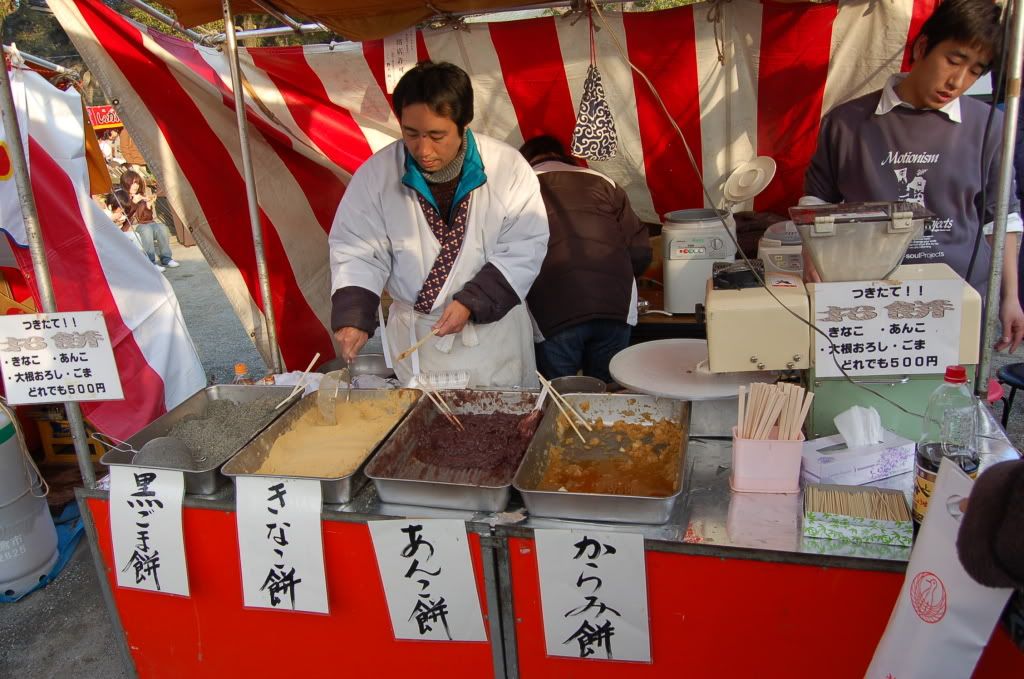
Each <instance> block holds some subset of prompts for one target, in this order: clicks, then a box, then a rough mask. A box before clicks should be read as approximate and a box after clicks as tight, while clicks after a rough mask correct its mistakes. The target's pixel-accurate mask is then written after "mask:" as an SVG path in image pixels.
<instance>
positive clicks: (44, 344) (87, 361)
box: [0, 311, 124, 404]
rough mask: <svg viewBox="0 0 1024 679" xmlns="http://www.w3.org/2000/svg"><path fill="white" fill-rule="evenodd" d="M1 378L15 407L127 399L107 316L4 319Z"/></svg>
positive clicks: (1, 322) (0, 326)
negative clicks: (105, 317) (118, 371)
mask: <svg viewBox="0 0 1024 679" xmlns="http://www.w3.org/2000/svg"><path fill="white" fill-rule="evenodd" d="M0 372H2V373H3V377H4V388H5V389H6V392H7V399H8V401H9V402H10V403H17V404H21V403H60V402H62V401H116V400H119V399H123V398H124V392H123V391H122V390H121V377H120V375H118V373H117V364H116V363H115V362H114V349H113V346H112V345H111V343H110V335H109V333H108V332H107V324H106V323H104V322H103V312H101V311H73V312H68V313H53V314H31V315H30V314H16V315H13V316H0Z"/></svg>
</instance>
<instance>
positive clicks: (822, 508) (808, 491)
mask: <svg viewBox="0 0 1024 679" xmlns="http://www.w3.org/2000/svg"><path fill="white" fill-rule="evenodd" d="M803 523H804V529H803V533H804V535H806V536H807V537H810V538H825V539H829V540H844V541H846V542H870V543H876V544H883V545H898V546H901V547H910V546H911V545H912V544H913V542H914V525H913V522H912V520H911V518H910V510H909V509H908V508H907V500H906V498H905V497H904V496H903V493H902V492H901V491H898V490H890V489H887V488H873V487H870V486H833V485H825V484H819V483H812V484H809V485H807V486H805V487H804V522H803Z"/></svg>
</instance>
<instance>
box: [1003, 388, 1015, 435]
mask: <svg viewBox="0 0 1024 679" xmlns="http://www.w3.org/2000/svg"><path fill="white" fill-rule="evenodd" d="M1016 395H1017V387H1010V393H1009V395H1008V396H1006V397H1004V398H1003V422H1002V424H1003V429H1004V430H1005V429H1006V425H1007V424H1008V423H1009V422H1010V411H1011V410H1013V397H1014V396H1016Z"/></svg>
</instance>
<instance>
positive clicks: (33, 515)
mask: <svg viewBox="0 0 1024 679" xmlns="http://www.w3.org/2000/svg"><path fill="white" fill-rule="evenodd" d="M27 454H28V453H27V451H24V452H23V451H22V449H21V444H20V443H19V441H18V436H17V434H16V431H15V428H14V424H13V423H12V422H11V420H10V419H9V418H8V417H7V415H6V414H4V413H3V412H0V594H3V595H4V596H8V597H18V596H21V595H22V594H24V593H25V592H27V591H29V590H31V589H32V588H33V587H35V586H36V584H38V583H39V582H40V581H41V580H42V579H43V578H44V577H46V575H47V574H48V573H49V572H50V569H51V568H53V564H54V563H55V562H56V561H57V555H58V552H57V530H56V528H55V527H54V525H53V519H52V518H51V517H50V508H49V507H48V506H47V504H46V498H45V497H41V495H42V492H41V488H42V480H41V479H39V478H38V477H37V476H36V473H35V471H34V470H32V471H30V467H29V465H28V464H27V458H26V455H27Z"/></svg>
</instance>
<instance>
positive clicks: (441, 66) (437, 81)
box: [392, 61, 473, 136]
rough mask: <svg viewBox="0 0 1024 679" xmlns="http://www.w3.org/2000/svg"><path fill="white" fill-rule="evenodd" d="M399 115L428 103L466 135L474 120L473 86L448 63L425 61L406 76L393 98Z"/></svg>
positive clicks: (460, 133) (455, 67)
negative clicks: (467, 127) (466, 130)
mask: <svg viewBox="0 0 1024 679" xmlns="http://www.w3.org/2000/svg"><path fill="white" fill-rule="evenodd" d="M392 102H393V103H394V106H395V113H396V114H397V115H398V119H399V120H401V119H402V109H404V108H405V107H406V106H409V105H411V104H426V105H427V107H428V108H429V109H430V110H431V111H433V112H434V113H435V114H437V115H439V116H444V117H446V118H450V119H451V120H452V122H454V123H455V125H456V126H457V127H458V128H459V136H462V132H463V130H465V129H466V125H469V123H470V122H471V121H472V120H473V85H472V83H470V82H469V76H468V75H466V72H465V71H463V70H462V69H461V68H459V67H458V66H456V65H455V64H450V63H448V62H443V61H442V62H438V63H434V62H433V61H421V62H420V63H418V64H416V66H414V67H413V68H412V69H410V70H409V71H407V72H406V73H405V75H403V76H402V78H401V80H399V81H398V84H397V85H395V91H394V93H393V95H392Z"/></svg>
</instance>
